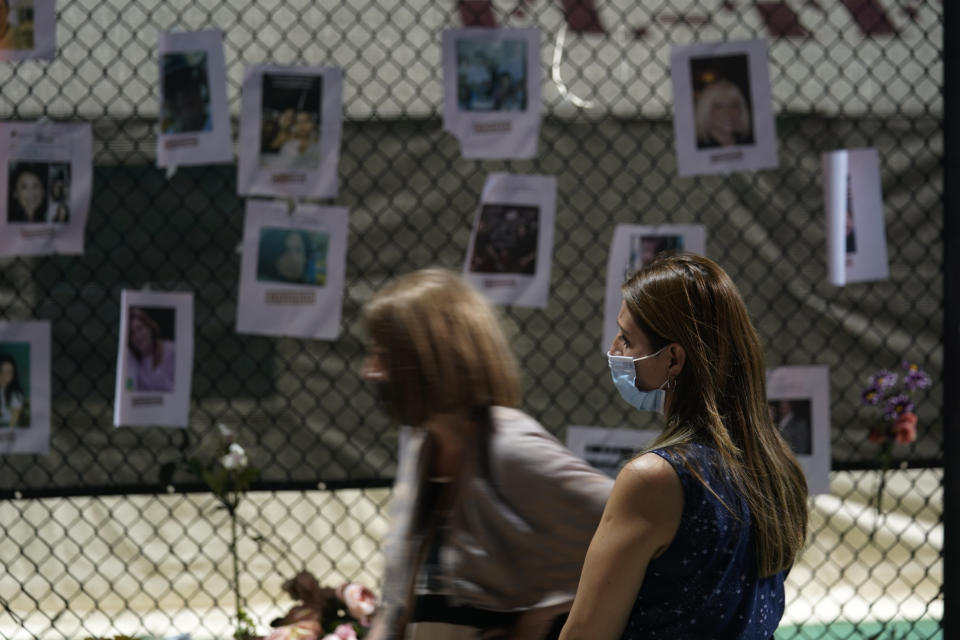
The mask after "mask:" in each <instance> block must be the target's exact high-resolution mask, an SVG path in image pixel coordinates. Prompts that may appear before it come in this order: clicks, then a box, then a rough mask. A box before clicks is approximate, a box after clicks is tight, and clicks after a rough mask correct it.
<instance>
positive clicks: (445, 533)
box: [362, 269, 612, 640]
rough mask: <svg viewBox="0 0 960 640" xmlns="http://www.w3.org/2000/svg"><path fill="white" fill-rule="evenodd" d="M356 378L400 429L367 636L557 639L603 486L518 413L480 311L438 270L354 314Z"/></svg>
mask: <svg viewBox="0 0 960 640" xmlns="http://www.w3.org/2000/svg"><path fill="white" fill-rule="evenodd" d="M364 316H365V321H366V329H367V333H368V337H369V344H368V348H367V355H366V358H365V360H364V363H363V372H362V373H363V377H364V379H365V380H367V381H368V382H370V383H374V384H376V385H377V387H378V392H379V395H380V396H381V398H382V399H383V401H384V402H385V404H386V406H387V408H388V410H389V412H390V414H391V417H392V418H393V419H394V421H395V422H396V423H398V424H400V425H409V428H405V432H404V433H403V434H402V435H401V450H400V455H399V464H398V469H397V479H396V485H395V487H394V498H393V501H394V502H393V505H392V514H393V517H392V521H391V526H390V531H389V533H388V536H387V540H386V541H385V542H384V545H383V551H384V555H385V557H386V571H385V575H384V586H383V600H384V607H383V608H382V609H381V611H380V613H379V615H378V617H377V619H376V621H375V623H374V626H373V629H372V630H371V635H370V636H369V638H372V639H374V640H382V639H384V638H388V639H400V638H404V637H407V638H417V639H418V640H419V639H421V638H448V639H449V638H479V637H481V635H480V634H483V635H482V637H484V638H523V639H525V640H537V639H540V638H548V637H552V638H555V637H556V635H557V633H559V629H560V627H561V626H562V623H563V619H564V616H565V613H566V611H567V610H568V609H569V607H570V604H571V601H572V599H573V594H574V591H575V589H576V584H577V579H578V577H579V574H580V568H581V565H582V562H583V556H584V554H585V552H586V548H587V544H588V543H589V541H590V536H591V535H592V533H593V530H594V529H595V528H596V525H597V523H598V522H599V518H600V514H601V512H602V510H603V506H604V503H605V501H606V498H607V495H608V494H609V491H610V487H611V484H612V482H611V480H610V479H609V478H607V477H606V476H604V475H602V474H600V473H599V472H597V471H596V470H594V469H593V468H591V467H590V466H589V465H587V464H586V463H584V462H583V461H581V460H580V459H578V458H576V457H575V456H573V454H571V453H570V452H569V451H568V450H567V449H566V448H564V447H563V446H562V445H561V444H560V443H559V442H558V441H557V440H556V439H555V438H554V437H553V436H552V435H550V434H549V433H548V432H547V431H546V430H544V428H543V427H542V426H540V424H538V423H537V421H536V420H534V419H533V418H531V417H530V416H528V415H526V414H524V413H523V412H521V411H520V410H518V409H517V408H516V407H517V405H518V404H519V402H520V375H519V372H518V369H517V365H516V363H515V361H514V358H513V356H512V354H511V352H510V348H509V346H508V343H507V339H506V337H505V335H504V333H503V330H502V329H501V327H500V323H499V322H498V320H497V317H496V315H495V314H494V311H493V309H492V307H491V306H490V304H489V303H488V302H487V301H486V300H485V299H484V298H483V297H482V296H480V295H479V294H478V293H477V292H475V291H474V290H473V289H471V288H470V286H469V285H468V284H466V282H464V281H463V280H462V279H461V278H460V277H458V276H456V275H454V274H452V273H449V272H447V271H442V270H438V269H428V270H424V271H417V272H415V273H412V274H409V275H406V276H403V277H400V278H398V279H397V280H395V281H393V282H392V283H390V284H388V285H387V286H386V287H384V288H383V289H382V290H381V291H379V292H378V293H376V294H375V295H374V296H373V298H372V299H371V300H370V302H369V303H368V304H367V306H366V308H365V313H364Z"/></svg>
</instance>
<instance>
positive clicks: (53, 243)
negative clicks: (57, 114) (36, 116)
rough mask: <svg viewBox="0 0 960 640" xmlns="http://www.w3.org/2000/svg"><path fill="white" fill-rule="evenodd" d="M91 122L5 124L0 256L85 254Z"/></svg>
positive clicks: (1, 130) (1, 126) (1, 129)
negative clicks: (84, 241) (84, 240)
mask: <svg viewBox="0 0 960 640" xmlns="http://www.w3.org/2000/svg"><path fill="white" fill-rule="evenodd" d="M92 158H93V138H92V134H91V129H90V124H89V123H80V122H77V123H59V122H44V123H29V122H0V211H2V214H0V256H13V255H23V256H36V255H47V254H53V253H67V254H76V253H83V238H84V229H85V228H86V223H87V214H88V213H89V211H90V186H91V182H92V161H93V160H92Z"/></svg>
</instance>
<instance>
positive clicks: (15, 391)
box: [0, 320, 51, 454]
mask: <svg viewBox="0 0 960 640" xmlns="http://www.w3.org/2000/svg"><path fill="white" fill-rule="evenodd" d="M50 355H51V354H50V323H49V322H46V321H40V320H35V321H30V322H5V321H0V454H11V453H30V454H47V453H48V452H49V451H50Z"/></svg>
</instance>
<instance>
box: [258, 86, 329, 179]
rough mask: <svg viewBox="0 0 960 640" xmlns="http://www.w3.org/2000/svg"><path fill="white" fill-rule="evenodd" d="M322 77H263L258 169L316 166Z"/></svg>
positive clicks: (317, 164)
mask: <svg viewBox="0 0 960 640" xmlns="http://www.w3.org/2000/svg"><path fill="white" fill-rule="evenodd" d="M322 101H323V76H310V75H303V74H290V75H286V74H277V73H264V74H263V91H262V99H261V102H262V105H261V117H260V122H261V124H260V166H261V167H268V168H270V169H316V168H317V167H319V166H320V130H321V127H320V125H321V116H322V110H321V104H322Z"/></svg>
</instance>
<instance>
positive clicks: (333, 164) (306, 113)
mask: <svg viewBox="0 0 960 640" xmlns="http://www.w3.org/2000/svg"><path fill="white" fill-rule="evenodd" d="M342 76H343V74H342V72H341V71H340V69H333V68H325V67H280V66H252V67H247V70H246V74H245V76H244V80H243V98H242V101H241V120H240V150H239V154H240V161H239V164H238V166H237V190H238V192H239V193H240V194H241V195H277V196H291V195H293V196H310V197H314V198H333V197H336V195H337V165H338V162H339V159H340V131H341V120H342V115H341V114H342V108H341V101H342V97H341V96H342V84H343V80H342Z"/></svg>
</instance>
